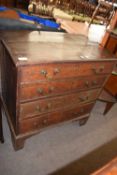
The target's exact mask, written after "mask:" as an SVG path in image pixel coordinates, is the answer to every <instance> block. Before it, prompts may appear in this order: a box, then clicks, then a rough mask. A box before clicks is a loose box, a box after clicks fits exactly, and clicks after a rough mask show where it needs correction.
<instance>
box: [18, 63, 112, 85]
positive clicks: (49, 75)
mask: <svg viewBox="0 0 117 175" xmlns="http://www.w3.org/2000/svg"><path fill="white" fill-rule="evenodd" d="M113 66H114V62H111V61H106V62H104V61H101V62H79V63H78V62H77V63H54V64H41V65H34V66H30V65H29V66H24V67H21V69H20V72H19V73H20V74H19V75H20V77H19V78H20V82H21V83H26V82H32V81H39V80H42V81H43V80H51V79H54V80H55V79H61V78H62V79H63V78H72V77H74V78H75V77H78V76H90V75H99V74H107V73H110V72H111V71H112V69H113Z"/></svg>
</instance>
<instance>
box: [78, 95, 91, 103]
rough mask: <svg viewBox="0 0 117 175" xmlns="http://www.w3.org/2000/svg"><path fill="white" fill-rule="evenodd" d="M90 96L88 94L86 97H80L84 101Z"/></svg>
mask: <svg viewBox="0 0 117 175" xmlns="http://www.w3.org/2000/svg"><path fill="white" fill-rule="evenodd" d="M88 98H89V97H88V96H86V97H79V99H80V101H82V102H83V101H86V100H88Z"/></svg>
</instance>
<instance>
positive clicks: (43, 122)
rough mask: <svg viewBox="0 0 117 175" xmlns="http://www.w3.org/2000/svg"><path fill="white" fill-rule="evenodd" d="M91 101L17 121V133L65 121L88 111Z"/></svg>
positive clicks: (90, 107)
mask: <svg viewBox="0 0 117 175" xmlns="http://www.w3.org/2000/svg"><path fill="white" fill-rule="evenodd" d="M93 105H94V102H93V103H89V104H85V105H82V106H77V107H74V108H72V109H69V110H67V111H59V112H54V113H48V114H46V115H43V116H40V117H35V118H30V119H25V120H21V121H19V133H26V132H31V131H35V130H38V129H41V128H44V127H47V126H50V125H52V124H56V123H59V122H62V121H67V120H70V119H73V118H77V117H80V116H83V115H85V114H88V113H90V111H91V109H92V107H93Z"/></svg>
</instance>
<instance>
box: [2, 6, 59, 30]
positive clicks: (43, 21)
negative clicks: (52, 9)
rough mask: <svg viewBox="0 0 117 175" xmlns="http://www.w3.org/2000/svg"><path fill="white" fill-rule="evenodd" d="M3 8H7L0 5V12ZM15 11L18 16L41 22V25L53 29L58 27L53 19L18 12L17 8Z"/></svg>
mask: <svg viewBox="0 0 117 175" xmlns="http://www.w3.org/2000/svg"><path fill="white" fill-rule="evenodd" d="M5 10H8V8H6V7H2V6H1V7H0V12H3V11H5ZM15 11H16V12H17V13H18V15H19V17H20V18H23V19H27V20H29V21H34V22H36V23H38V24H41V25H43V26H45V27H51V28H55V29H58V28H59V27H60V25H59V24H57V23H56V22H54V21H51V20H48V19H44V18H39V17H37V16H30V15H26V14H24V13H22V12H20V11H17V10H15Z"/></svg>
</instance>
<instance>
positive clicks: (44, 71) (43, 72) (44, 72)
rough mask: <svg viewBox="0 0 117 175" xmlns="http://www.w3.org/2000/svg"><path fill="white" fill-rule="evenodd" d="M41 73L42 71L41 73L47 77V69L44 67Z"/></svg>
mask: <svg viewBox="0 0 117 175" xmlns="http://www.w3.org/2000/svg"><path fill="white" fill-rule="evenodd" d="M40 73H41V75H44V76H45V77H46V75H47V71H46V70H44V69H42V70H41V71H40Z"/></svg>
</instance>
